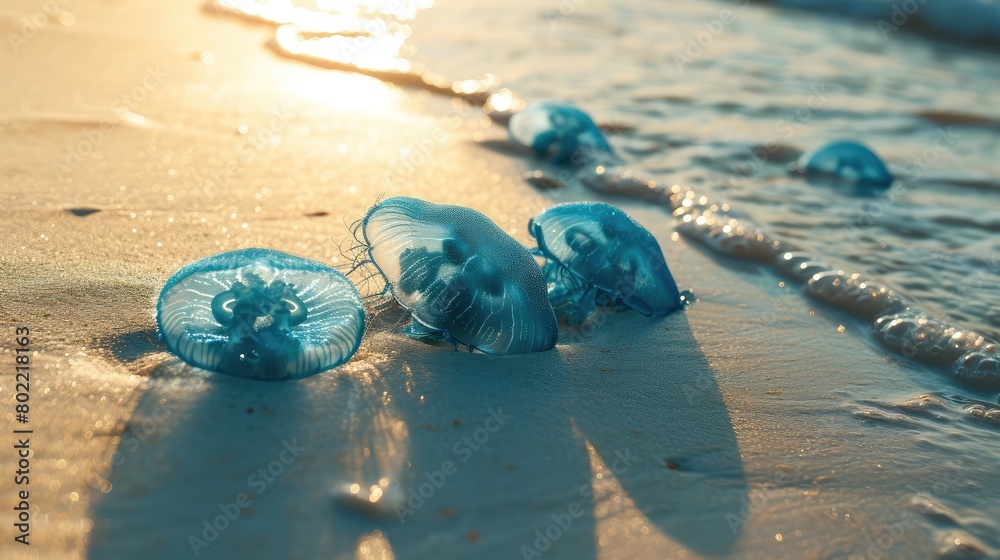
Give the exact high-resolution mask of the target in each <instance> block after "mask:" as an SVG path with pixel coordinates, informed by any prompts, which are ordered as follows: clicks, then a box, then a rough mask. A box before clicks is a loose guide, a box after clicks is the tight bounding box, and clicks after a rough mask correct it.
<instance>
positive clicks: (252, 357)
mask: <svg viewBox="0 0 1000 560" xmlns="http://www.w3.org/2000/svg"><path fill="white" fill-rule="evenodd" d="M156 321H157V325H158V326H159V330H160V334H161V336H162V337H163V338H164V340H165V341H166V343H167V348H168V349H169V350H170V351H171V352H172V353H174V354H176V355H177V356H178V357H179V358H181V359H182V360H183V361H185V362H187V363H188V364H191V365H193V366H196V367H200V368H203V369H207V370H210V371H214V372H216V373H223V374H226V375H232V376H236V377H246V378H251V379H262V380H287V379H299V378H303V377H309V376H311V375H315V374H317V373H321V372H323V371H326V370H329V369H331V368H334V367H336V366H338V365H340V364H343V363H344V362H346V361H347V360H349V359H350V358H351V356H353V355H354V353H355V352H356V351H357V349H358V346H359V345H360V343H361V338H362V336H363V334H364V330H365V312H364V306H363V305H362V302H361V295H360V294H359V293H358V291H357V289H356V288H355V287H354V285H353V284H352V283H351V282H350V281H349V280H348V279H347V278H346V277H344V275H342V274H341V273H339V272H337V271H336V270H334V269H333V268H330V267H328V266H326V265H324V264H321V263H318V262H315V261H311V260H308V259H304V258H301V257H296V256H293V255H289V254H286V253H281V252H278V251H272V250H269V249H243V250H239V251H232V252H229V253H222V254H219V255H215V256H212V257H208V258H205V259H202V260H200V261H197V262H194V263H192V264H189V265H187V266H185V267H183V268H182V269H180V270H179V271H177V272H176V273H175V274H174V275H173V276H171V277H170V278H169V279H168V280H167V282H166V284H165V285H164V286H163V290H162V291H161V292H160V297H159V300H158V302H157V306H156Z"/></svg>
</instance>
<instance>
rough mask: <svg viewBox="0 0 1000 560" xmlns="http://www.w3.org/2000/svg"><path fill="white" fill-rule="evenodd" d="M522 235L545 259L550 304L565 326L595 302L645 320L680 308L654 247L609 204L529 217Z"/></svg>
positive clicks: (678, 296) (569, 206) (589, 311)
mask: <svg viewBox="0 0 1000 560" xmlns="http://www.w3.org/2000/svg"><path fill="white" fill-rule="evenodd" d="M528 231H529V232H530V233H531V235H532V236H533V237H534V238H535V240H536V241H537V242H538V254H539V255H540V256H543V257H545V259H546V260H545V265H544V266H543V270H544V274H545V277H546V279H547V280H548V285H549V297H550V299H551V301H552V305H553V307H554V308H555V309H556V311H557V312H558V313H559V315H560V316H563V317H566V319H567V321H568V322H569V323H571V324H573V323H579V322H581V321H583V320H584V319H586V318H587V317H588V316H589V315H590V314H592V313H593V312H594V311H595V310H596V306H597V304H598V303H607V302H610V303H613V304H623V305H626V306H628V307H631V308H632V309H635V310H636V311H638V312H640V313H642V314H643V315H647V316H660V315H666V314H668V313H670V312H672V311H674V310H676V309H678V308H679V307H681V305H682V304H683V299H682V297H681V294H680V293H679V292H678V290H677V284H676V283H675V282H674V278H673V276H672V275H671V274H670V269H669V268H667V262H666V260H665V259H664V258H663V251H661V250H660V245H659V243H657V242H656V239H655V238H654V237H653V236H652V234H650V233H649V232H648V231H646V229H645V228H643V227H642V226H641V225H639V224H638V223H637V222H636V221H635V220H633V219H632V218H630V217H629V216H628V215H627V214H626V213H625V212H623V211H621V210H620V209H618V208H615V207H614V206H611V205H610V204H604V203H603V202H574V203H569V204H559V205H556V206H553V207H551V208H549V209H547V210H545V211H544V212H542V213H541V214H539V215H537V216H535V217H534V218H532V220H531V222H529V224H528Z"/></svg>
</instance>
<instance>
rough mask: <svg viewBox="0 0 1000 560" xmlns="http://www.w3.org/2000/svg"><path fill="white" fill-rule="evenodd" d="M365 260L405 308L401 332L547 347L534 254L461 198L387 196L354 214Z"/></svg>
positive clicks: (551, 325)
mask: <svg viewBox="0 0 1000 560" xmlns="http://www.w3.org/2000/svg"><path fill="white" fill-rule="evenodd" d="M361 229H362V233H363V235H364V244H365V246H364V249H365V251H364V252H365V253H366V254H367V259H368V260H367V261H366V262H371V263H373V264H374V265H375V267H376V268H377V269H378V272H379V273H380V274H381V276H382V277H384V279H385V281H386V288H385V289H386V290H388V291H391V293H392V295H393V297H395V299H396V300H397V301H398V302H399V303H400V304H401V305H402V306H403V307H405V308H407V309H408V310H409V311H410V315H411V320H410V322H409V324H408V325H407V326H406V327H405V328H404V333H405V334H407V335H408V336H410V337H411V338H415V339H421V340H447V341H448V342H450V343H452V344H454V345H455V346H456V348H457V346H458V345H459V344H462V345H465V346H467V347H468V348H469V351H470V352H471V351H472V350H474V349H475V350H480V351H482V352H485V353H487V354H526V353H529V352H542V351H545V350H549V349H551V348H552V347H553V346H555V344H556V335H557V331H558V324H557V322H556V318H555V314H554V313H553V311H552V306H551V305H550V304H549V300H548V297H547V295H546V290H545V279H544V278H542V274H541V271H540V270H539V269H538V266H537V265H536V264H535V261H534V258H533V257H532V256H531V255H530V254H529V253H528V251H527V249H525V248H524V247H523V246H521V244H519V243H518V242H517V241H515V240H514V239H513V238H512V237H510V236H509V235H507V234H506V233H504V231H503V230H502V229H500V228H499V227H497V226H496V224H494V223H493V222H492V221H490V219H489V218H487V217H486V216H484V215H483V214H480V213H479V212H476V211H475V210H471V209H469V208H463V207H461V206H447V205H443V204H433V203H430V202H425V201H422V200H417V199H413V198H407V197H396V198H390V199H387V200H385V201H383V202H381V203H379V204H378V205H376V206H375V207H373V208H372V209H371V210H369V211H368V213H367V214H366V215H365V217H364V219H363V220H362V222H361Z"/></svg>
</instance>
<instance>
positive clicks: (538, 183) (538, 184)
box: [524, 169, 565, 191]
mask: <svg viewBox="0 0 1000 560" xmlns="http://www.w3.org/2000/svg"><path fill="white" fill-rule="evenodd" d="M524 180H525V182H527V183H528V184H529V185H531V186H533V187H535V188H536V189H539V190H543V191H551V190H555V189H561V188H563V187H564V186H565V185H564V184H563V183H562V181H560V180H559V179H556V178H555V177H550V176H548V175H546V174H545V173H543V172H542V171H540V170H538V169H536V170H535V171H529V172H527V173H525V174H524Z"/></svg>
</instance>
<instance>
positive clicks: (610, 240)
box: [157, 197, 683, 380]
mask: <svg viewBox="0 0 1000 560" xmlns="http://www.w3.org/2000/svg"><path fill="white" fill-rule="evenodd" d="M359 227H360V233H361V235H362V243H363V245H362V248H361V249H362V250H361V251H360V253H361V255H362V257H361V261H360V262H359V263H356V264H355V267H356V268H357V267H359V266H371V267H372V268H373V269H374V273H375V274H376V275H377V276H378V278H379V279H380V280H381V281H382V282H383V283H384V286H385V287H384V289H383V291H382V293H381V294H376V295H391V297H392V298H394V299H395V301H396V302H398V303H399V305H401V306H402V307H403V308H405V309H406V310H407V311H408V314H409V323H408V324H406V325H405V326H404V327H403V329H402V332H403V333H404V334H406V335H407V336H409V337H410V338H413V339H416V340H422V341H447V342H449V343H451V344H453V345H454V346H455V347H456V348H457V347H459V346H462V347H465V348H468V350H469V351H473V350H479V351H481V352H484V353H487V354H496V355H512V354H527V353H530V352H544V351H546V350H550V349H552V348H553V347H554V346H555V345H556V340H557V337H558V320H559V318H565V320H566V321H567V322H569V323H576V322H580V321H582V320H584V319H586V317H587V316H588V315H589V314H591V313H593V312H594V311H595V309H596V305H598V304H602V305H620V306H625V307H629V308H632V309H635V310H636V311H639V312H640V313H642V314H644V315H648V316H662V315H666V314H668V313H670V312H672V311H674V310H676V309H678V308H679V307H681V305H682V302H683V300H682V297H681V295H680V293H679V292H678V290H677V285H676V284H675V283H674V280H673V277H672V276H671V274H670V270H669V269H668V268H667V263H666V261H665V260H664V257H663V252H662V251H661V250H660V246H659V244H658V243H657V242H656V239H654V238H653V236H652V235H651V234H650V233H649V232H648V231H646V230H645V229H644V228H643V227H642V226H640V225H639V224H638V223H636V222H635V221H634V220H632V218H630V217H629V216H628V215H626V214H625V213H624V212H622V211H621V210H619V209H617V208H615V207H613V206H610V205H607V204H603V203H596V202H583V203H570V204H562V205H558V206H555V207H552V208H550V209H548V210H546V211H544V212H542V213H541V214H539V215H538V216H536V217H535V218H534V219H532V220H531V223H530V226H529V229H530V231H531V234H532V236H533V237H534V238H535V241H536V242H537V248H536V249H533V250H530V251H529V250H528V249H527V248H525V247H524V246H523V245H521V244H520V243H518V242H517V241H516V240H514V238H512V237H511V236H509V235H508V234H507V233H506V232H504V231H503V230H502V229H501V228H500V227H498V226H497V225H496V224H494V223H493V221H491V220H490V219H489V218H488V217H486V216H485V215H483V214H481V213H479V212H477V211H475V210H472V209H470V208H464V207H461V206H450V205H443V204H434V203H431V202H426V201H423V200H417V199H414V198H407V197H395V198H389V199H387V200H384V201H382V202H380V203H379V204H377V205H375V206H374V207H372V208H371V209H369V210H368V212H367V213H366V214H365V216H364V218H363V219H362V220H361V223H360V226H359ZM536 256H537V257H538V259H539V260H542V261H544V264H542V265H541V266H539V262H538V261H536ZM157 323H158V326H159V329H160V333H161V335H162V336H163V338H164V339H165V340H166V343H167V347H168V348H169V350H170V351H171V352H173V353H174V354H176V355H177V356H179V357H180V358H181V359H182V360H184V361H185V362H187V363H189V364H191V365H193V366H197V367H200V368H203V369H207V370H211V371H214V372H218V373H223V374H227V375H234V376H238V377H247V378H252V379H264V380H287V379H300V378H303V377H309V376H311V375H315V374H317V373H320V372H323V371H326V370H329V369H331V368H334V367H336V366H338V365H340V364H343V363H345V362H346V361H348V360H349V359H350V358H351V356H353V355H354V353H355V352H356V351H357V349H358V347H359V346H360V344H361V339H362V337H363V335H364V332H365V325H366V321H365V304H364V300H363V298H362V296H361V294H360V293H359V291H358V289H357V288H356V287H355V286H354V285H353V284H352V283H351V281H350V280H348V279H347V277H346V276H345V275H344V274H342V273H341V272H339V271H337V270H335V269H333V268H331V267H329V266H326V265H324V264H321V263H318V262H315V261H311V260H308V259H304V258H300V257H296V256H292V255H288V254H285V253H281V252H278V251H272V250H269V249H243V250H239V251H233V252H229V253H223V254H220V255H215V256H212V257H208V258H206V259H202V260H200V261H197V262H195V263H193V264H190V265H188V266H185V267H184V268H182V269H180V270H179V271H178V272H177V273H175V274H174V275H173V276H171V277H170V279H168V280H167V282H166V285H165V286H164V287H163V290H162V292H161V293H160V297H159V301H158V303H157Z"/></svg>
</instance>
